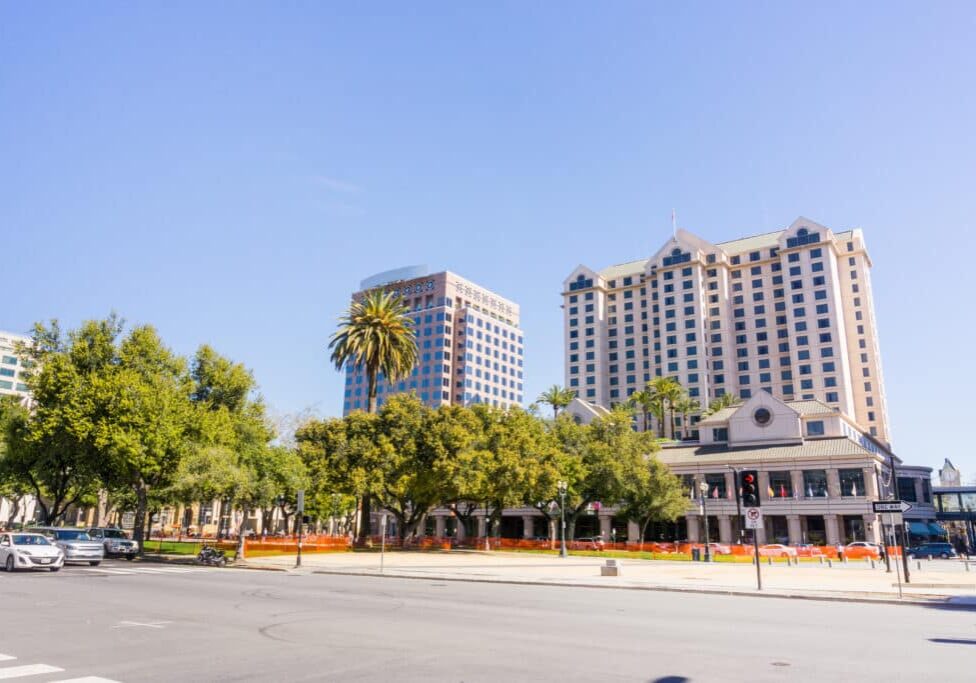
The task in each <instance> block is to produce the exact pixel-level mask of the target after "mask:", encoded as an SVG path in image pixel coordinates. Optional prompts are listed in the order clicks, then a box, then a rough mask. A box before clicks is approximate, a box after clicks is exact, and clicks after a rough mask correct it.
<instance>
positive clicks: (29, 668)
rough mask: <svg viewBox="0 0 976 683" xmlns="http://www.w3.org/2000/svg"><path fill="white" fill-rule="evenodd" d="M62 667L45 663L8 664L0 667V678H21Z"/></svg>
mask: <svg viewBox="0 0 976 683" xmlns="http://www.w3.org/2000/svg"><path fill="white" fill-rule="evenodd" d="M59 671H64V669H59V668H58V667H56V666H49V665H47V664H25V665H24V666H9V667H5V668H2V669H0V680H9V679H11V678H21V677H23V676H37V675H38V674H55V673H58V672H59Z"/></svg>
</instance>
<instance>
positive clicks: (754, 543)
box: [752, 529, 789, 591]
mask: <svg viewBox="0 0 976 683" xmlns="http://www.w3.org/2000/svg"><path fill="white" fill-rule="evenodd" d="M752 552H753V555H754V556H755V559H756V590H757V591H761V590H762V569H760V567H759V565H760V562H759V534H757V533H756V530H755V529H753V530H752ZM787 559H789V558H787Z"/></svg>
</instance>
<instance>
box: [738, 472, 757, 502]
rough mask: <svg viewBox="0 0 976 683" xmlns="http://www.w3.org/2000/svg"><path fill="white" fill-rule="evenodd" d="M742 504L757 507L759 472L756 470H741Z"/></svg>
mask: <svg viewBox="0 0 976 683" xmlns="http://www.w3.org/2000/svg"><path fill="white" fill-rule="evenodd" d="M741 481H742V506H743V507H747V508H757V507H759V473H758V472H756V470H743V471H742V480H741Z"/></svg>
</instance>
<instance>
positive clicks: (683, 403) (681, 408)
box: [675, 396, 701, 439]
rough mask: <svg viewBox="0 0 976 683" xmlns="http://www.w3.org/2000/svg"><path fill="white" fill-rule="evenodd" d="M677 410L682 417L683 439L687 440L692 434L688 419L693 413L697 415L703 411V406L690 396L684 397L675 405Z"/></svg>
mask: <svg viewBox="0 0 976 683" xmlns="http://www.w3.org/2000/svg"><path fill="white" fill-rule="evenodd" d="M675 409H676V410H677V411H678V414H679V415H681V431H682V438H684V439H687V438H688V435H689V433H690V430H689V426H690V425H689V424H688V418H689V417H690V416H691V414H692V413H697V412H698V411H699V410H700V409H701V404H700V403H699V402H698V401H697V400H695V399H693V398H691V397H690V396H682V397H681V399H680V400H679V401H678V402H677V404H675Z"/></svg>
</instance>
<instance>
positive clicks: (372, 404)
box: [366, 368, 376, 415]
mask: <svg viewBox="0 0 976 683" xmlns="http://www.w3.org/2000/svg"><path fill="white" fill-rule="evenodd" d="M366 382H367V388H366V412H368V413H369V414H370V415H372V414H373V413H375V412H376V369H375V368H367V369H366Z"/></svg>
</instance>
